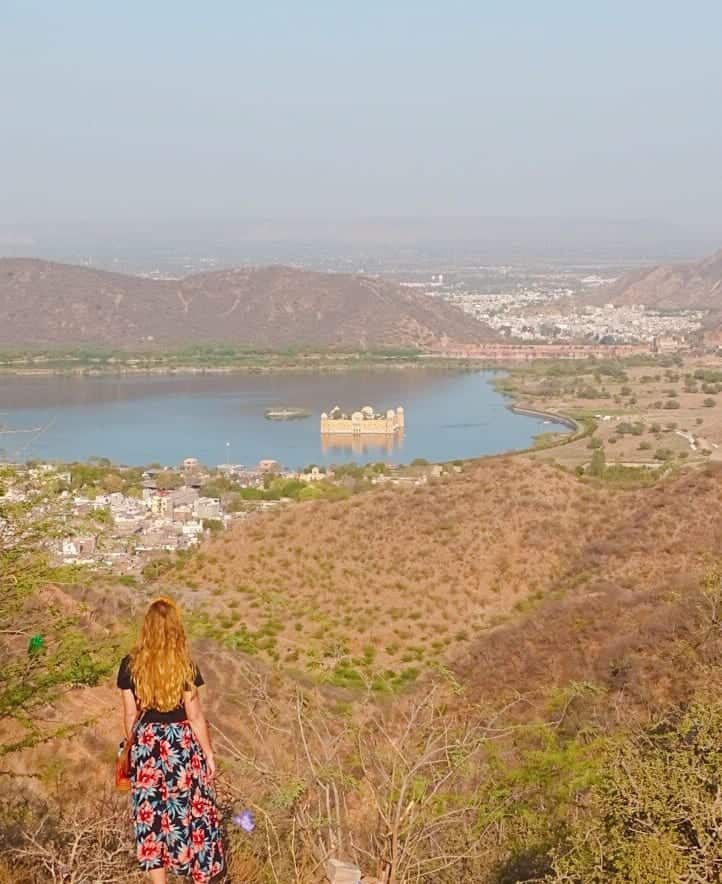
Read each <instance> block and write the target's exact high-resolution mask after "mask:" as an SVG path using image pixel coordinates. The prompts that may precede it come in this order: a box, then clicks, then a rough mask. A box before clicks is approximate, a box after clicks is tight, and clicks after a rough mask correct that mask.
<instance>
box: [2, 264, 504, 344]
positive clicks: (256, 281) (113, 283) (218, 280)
mask: <svg viewBox="0 0 722 884" xmlns="http://www.w3.org/2000/svg"><path fill="white" fill-rule="evenodd" d="M493 339H495V333H494V332H493V331H492V330H491V329H490V328H489V327H488V326H486V325H485V324H483V323H481V322H478V321H476V320H474V319H473V318H472V317H470V316H468V315H466V314H464V313H463V312H462V311H460V310H459V309H457V308H456V307H453V306H452V305H450V304H447V303H445V302H444V301H442V300H440V299H438V298H431V297H428V296H426V295H422V294H419V293H417V292H413V291H410V290H408V289H404V288H402V287H399V286H398V285H395V284H392V283H390V282H386V281H384V280H382V279H379V278H377V277H373V276H366V275H361V274H359V275H352V274H342V273H319V272H312V271H307V270H299V269H296V268H292V267H285V266H272V267H259V268H257V267H243V268H239V269H234V270H220V271H214V272H210V273H199V274H195V275H192V276H188V277H186V278H184V279H181V280H153V279H147V278H143V277H137V276H127V275H124V274H120V273H110V272H106V271H102V270H96V269H93V268H89V267H79V266H75V265H69V264H59V263H54V262H49V261H41V260H36V259H32V258H6V259H0V347H4V348H6V349H7V348H16V349H21V348H41V347H75V346H97V347H106V348H108V347H112V348H123V349H127V350H133V349H148V348H150V347H155V348H160V347H177V346H183V345H188V344H214V343H218V344H234V345H237V346H239V347H240V346H251V347H257V348H262V349H269V350H274V349H275V350H280V349H286V348H289V347H295V346H298V347H308V348H313V347H319V348H336V349H355V350H366V349H373V348H405V347H417V348H421V349H430V348H433V347H436V346H440V345H449V344H473V343H480V342H483V341H488V340H493Z"/></svg>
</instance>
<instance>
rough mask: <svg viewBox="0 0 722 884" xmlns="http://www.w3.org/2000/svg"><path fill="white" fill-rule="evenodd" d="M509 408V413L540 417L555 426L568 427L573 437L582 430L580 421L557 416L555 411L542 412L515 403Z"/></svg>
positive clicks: (560, 415) (566, 416) (563, 415)
mask: <svg viewBox="0 0 722 884" xmlns="http://www.w3.org/2000/svg"><path fill="white" fill-rule="evenodd" d="M507 408H508V409H509V411H513V412H514V414H521V415H526V416H527V417H539V418H542V419H544V420H548V421H551V422H552V423H554V424H559V425H561V426H563V427H568V428H569V429H570V430H572V431H573V435H576V433H578V432H579V430H580V429H581V426H580V424H579V421H576V420H574V418H572V417H569V416H568V415H565V414H557V413H556V412H553V411H541V410H540V409H538V408H531V407H529V406H527V405H517V404H516V403H514V402H512V403H511V404H510V405H508V406H507Z"/></svg>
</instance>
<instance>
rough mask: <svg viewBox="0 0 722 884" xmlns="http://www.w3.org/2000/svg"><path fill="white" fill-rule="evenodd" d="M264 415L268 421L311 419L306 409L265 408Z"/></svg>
mask: <svg viewBox="0 0 722 884" xmlns="http://www.w3.org/2000/svg"><path fill="white" fill-rule="evenodd" d="M264 414H265V417H266V418H267V419H268V420H269V421H293V420H300V419H301V418H304V417H311V412H310V411H309V410H308V409H307V408H291V407H283V408H267V409H266V411H265V412H264Z"/></svg>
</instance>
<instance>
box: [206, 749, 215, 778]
mask: <svg viewBox="0 0 722 884" xmlns="http://www.w3.org/2000/svg"><path fill="white" fill-rule="evenodd" d="M206 770H207V772H208V779H209V780H213V778H214V777H215V775H216V759H215V758H214V756H213V753H212V752H210V753H209V754H208V755H206Z"/></svg>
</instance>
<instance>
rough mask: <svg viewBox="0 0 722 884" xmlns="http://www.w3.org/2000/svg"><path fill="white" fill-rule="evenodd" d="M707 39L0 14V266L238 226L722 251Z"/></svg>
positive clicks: (325, 3) (24, 11)
mask: <svg viewBox="0 0 722 884" xmlns="http://www.w3.org/2000/svg"><path fill="white" fill-rule="evenodd" d="M720 33H722V6H720V4H717V3H713V2H704V0H692V2H691V3H688V4H685V5H684V6H682V5H681V4H678V3H672V2H650V0H636V2H634V3H631V4H630V3H623V2H621V0H608V2H606V3H604V4H580V3H573V2H570V0H550V2H548V3H544V4H539V3H535V2H530V0H527V2H520V3H516V4H509V3H502V2H489V3H483V4H482V3H474V2H471V0H447V2H446V3H444V4H441V3H438V2H423V0H416V2H411V0H396V2H393V3H381V2H379V0H369V2H367V3H364V4H339V3H332V2H330V0H314V2H311V3H306V4H299V3H292V2H290V0H286V2H280V0H269V2H266V3H263V4H261V3H256V4H235V3H231V2H228V0H219V2H216V3H214V4H212V5H211V6H210V7H201V6H198V5H196V4H190V3H177V2H174V3H171V2H169V0H158V2H155V3H152V4H141V3H140V2H138V0H129V2H126V3H124V4H121V5H112V4H110V5H109V4H96V3H92V2H90V0H69V2H67V3H62V4H60V3H51V2H49V0H42V2H41V0H6V2H5V3H4V4H3V17H2V28H0V78H1V81H2V83H3V111H4V118H5V123H6V125H5V126H4V127H3V129H4V131H3V138H2V139H1V140H0V169H2V174H3V186H2V192H1V196H2V199H0V248H3V247H4V246H7V244H8V243H10V244H12V243H13V242H15V243H17V242H18V241H20V242H21V243H22V240H23V236H29V237H30V240H29V242H30V244H32V236H35V237H36V238H37V236H38V232H39V231H43V230H44V231H45V233H44V234H43V235H46V234H47V229H48V228H50V232H51V233H52V232H53V228H60V229H65V227H66V226H67V227H68V229H73V228H74V227H75V228H76V229H77V228H84V227H87V228H88V229H89V230H95V232H96V233H101V234H103V235H107V236H112V235H113V234H114V233H116V232H119V233H123V234H127V233H128V231H133V230H136V232H137V233H138V234H139V235H141V234H142V233H143V231H144V230H145V229H146V228H148V229H152V230H154V232H155V233H156V235H157V233H158V228H163V229H166V230H167V231H168V232H169V237H170V236H172V235H174V233H173V231H184V230H185V231H187V235H188V236H192V237H196V238H198V237H199V236H202V235H204V234H203V231H204V229H206V228H208V227H210V228H212V229H213V230H216V231H218V230H221V231H223V230H225V231H226V233H225V234H224V235H228V236H233V230H234V225H237V224H238V223H239V219H248V218H251V219H253V218H261V219H275V220H276V221H278V220H279V219H280V220H283V219H291V220H292V221H294V222H295V223H299V224H302V223H303V222H304V221H305V220H307V219H312V220H315V221H316V222H317V221H318V220H319V219H330V221H332V222H333V221H334V220H336V219H342V220H344V219H345V220H349V221H352V222H359V221H361V220H363V219H366V218H398V217H405V218H411V219H438V220H442V219H444V218H447V217H449V218H459V217H484V218H522V219H564V220H566V221H567V222H573V221H574V219H609V220H611V221H614V222H618V223H625V222H634V223H635V224H636V223H642V224H644V223H648V224H650V226H653V225H654V224H657V223H660V222H663V223H665V224H669V225H672V226H674V227H675V229H677V230H678V231H679V234H678V235H679V237H680V238H682V239H684V238H687V239H690V238H691V239H694V238H695V237H696V238H699V239H705V238H709V239H710V240H712V239H714V238H715V237H719V238H721V239H722V176H720V174H719V158H720V156H722V114H720V113H719V111H718V108H719V107H720V106H722V53H720V52H719V34H720ZM620 233H622V234H624V231H620ZM490 235H492V236H493V235H494V234H493V233H492V234H490ZM543 235H544V234H542V237H543ZM361 239H363V237H361Z"/></svg>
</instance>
